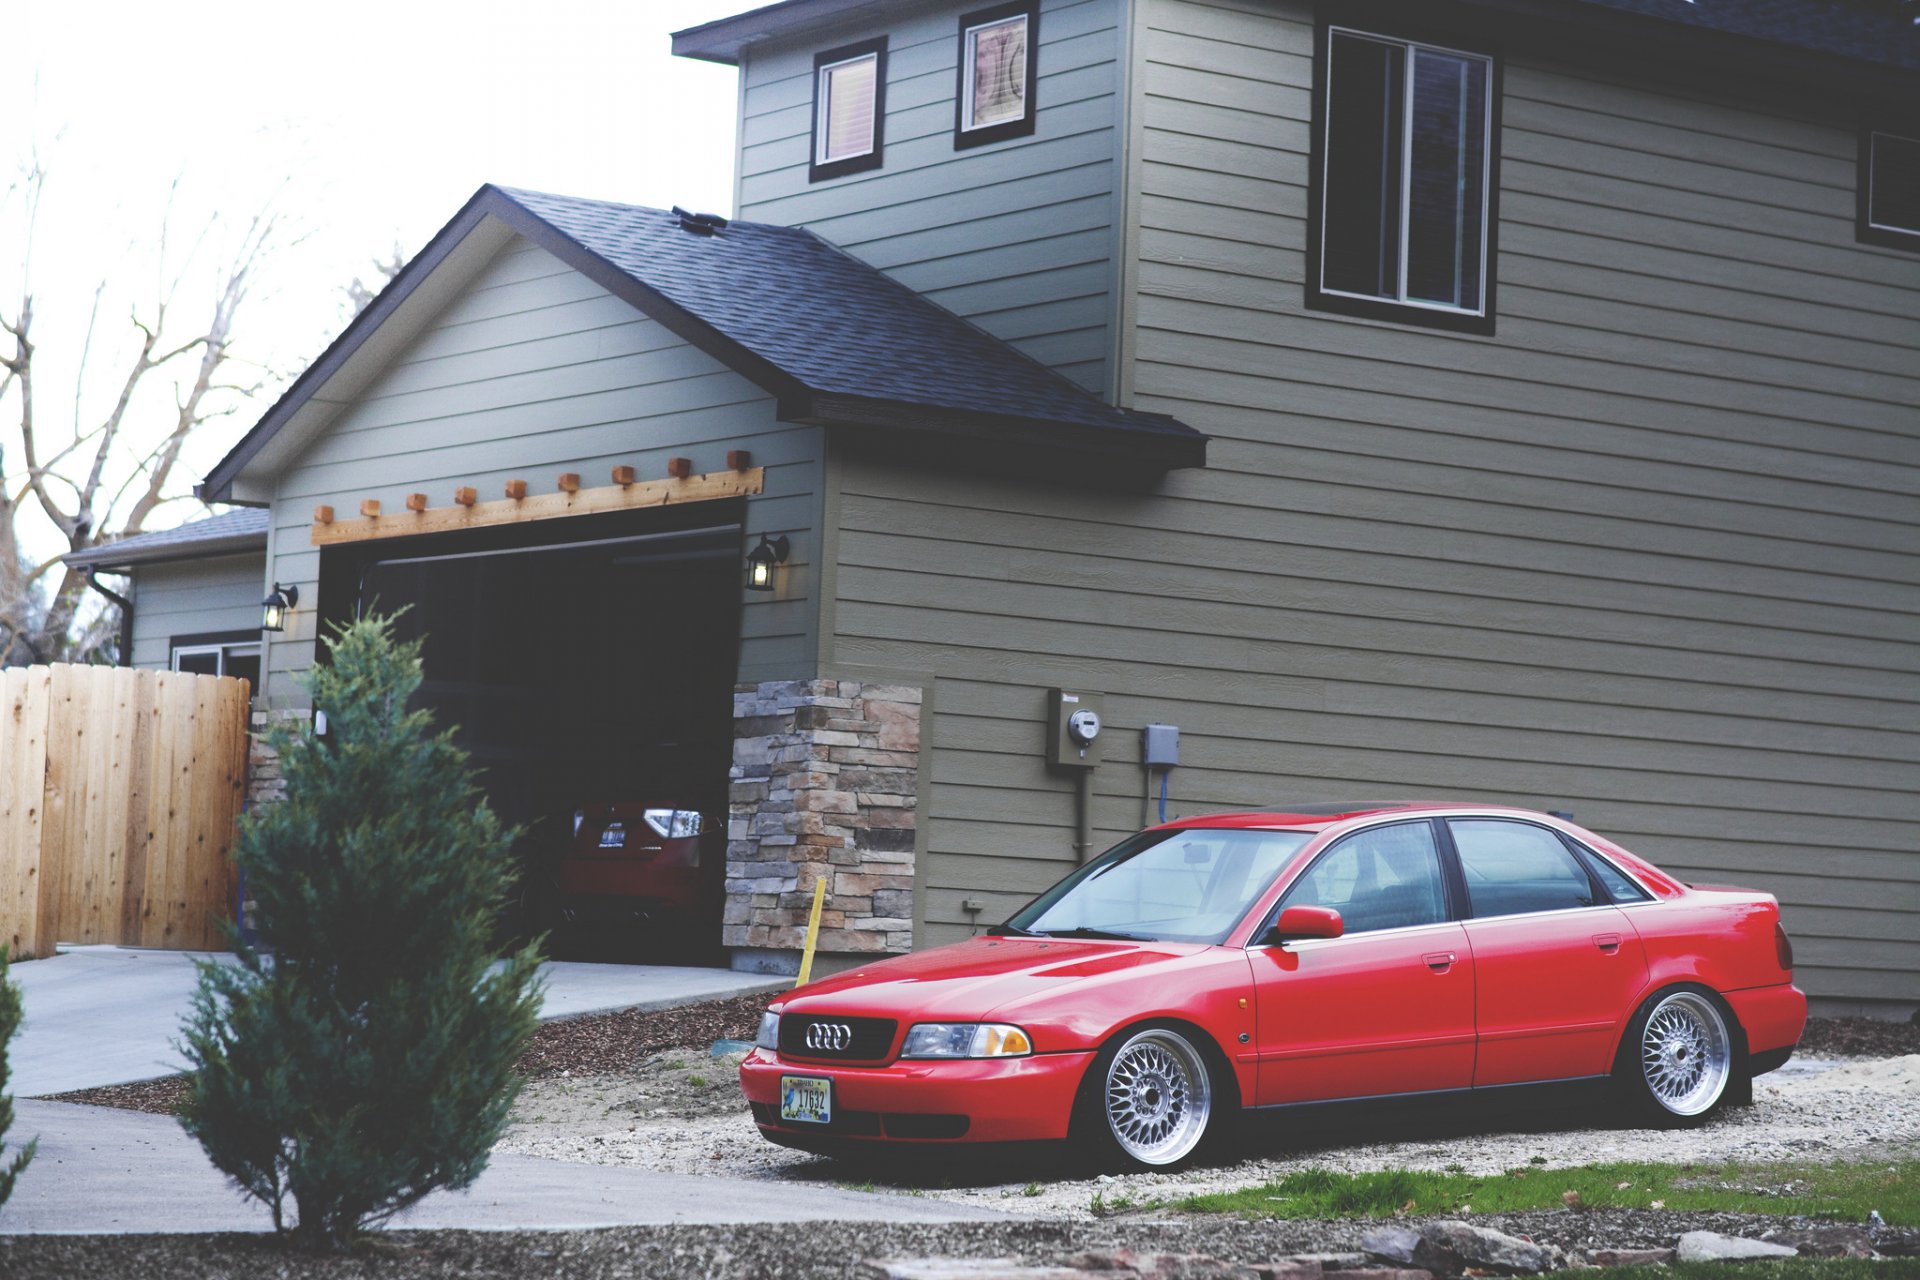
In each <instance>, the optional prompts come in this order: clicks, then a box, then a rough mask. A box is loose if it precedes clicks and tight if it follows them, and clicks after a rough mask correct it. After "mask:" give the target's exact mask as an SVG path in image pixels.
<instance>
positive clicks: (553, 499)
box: [313, 467, 766, 547]
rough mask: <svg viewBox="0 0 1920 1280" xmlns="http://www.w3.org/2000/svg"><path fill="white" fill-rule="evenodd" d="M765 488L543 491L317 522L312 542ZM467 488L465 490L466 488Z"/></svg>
mask: <svg viewBox="0 0 1920 1280" xmlns="http://www.w3.org/2000/svg"><path fill="white" fill-rule="evenodd" d="M765 486H766V470H765V468H763V467H753V468H750V469H749V470H746V471H716V472H710V473H709V474H707V475H698V476H688V477H687V478H686V479H684V480H671V479H669V480H644V481H638V482H636V483H634V484H632V485H626V486H621V485H609V486H607V487H605V488H599V489H580V490H577V491H575V492H573V493H566V492H561V493H539V494H534V495H532V496H530V497H525V498H518V499H515V498H507V499H504V500H501V501H497V502H475V503H473V504H472V505H471V506H467V505H456V506H451V507H434V508H430V509H428V510H426V511H422V512H420V513H419V514H418V515H417V516H416V517H415V518H413V519H411V520H391V519H389V520H381V519H377V518H375V519H366V520H336V521H334V522H333V523H332V524H323V523H320V522H318V521H315V522H314V525H313V545H314V546H316V547H327V546H333V545H335V544H337V543H342V542H365V541H367V540H369V539H372V538H404V537H411V536H413V535H415V534H422V533H448V532H451V531H453V530H456V529H481V528H486V527H488V526H490V525H502V524H524V523H526V522H528V521H532V520H552V519H556V518H559V517H563V516H587V515H598V514H600V513H601V512H605V511H627V510H632V509H634V508H638V507H664V506H668V505H672V504H676V503H682V502H711V501H714V500H716V499H721V498H750V497H752V496H754V495H755V494H758V493H760V492H761V491H762V490H763V489H764V488H765ZM463 492H464V491H463Z"/></svg>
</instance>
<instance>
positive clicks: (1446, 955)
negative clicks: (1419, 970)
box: [1420, 951, 1454, 973]
mask: <svg viewBox="0 0 1920 1280" xmlns="http://www.w3.org/2000/svg"><path fill="white" fill-rule="evenodd" d="M1420 958H1421V959H1422V960H1424V961H1426V962H1427V968H1429V969H1431V970H1433V971H1434V972H1435V973H1445V972H1446V971H1447V970H1449V969H1451V968H1453V961H1454V954H1453V952H1451V951H1429V952H1428V953H1427V954H1426V955H1424V956H1421V957H1420Z"/></svg>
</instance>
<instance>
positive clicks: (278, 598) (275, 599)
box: [260, 582, 300, 631]
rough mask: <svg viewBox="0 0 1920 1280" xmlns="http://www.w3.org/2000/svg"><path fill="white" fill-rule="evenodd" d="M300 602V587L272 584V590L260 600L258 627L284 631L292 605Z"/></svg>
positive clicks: (265, 629)
mask: <svg viewBox="0 0 1920 1280" xmlns="http://www.w3.org/2000/svg"><path fill="white" fill-rule="evenodd" d="M299 603H300V588H298V587H283V586H281V585H280V584H279V583H277V582H276V583H274V584H273V592H272V594H270V595H269V596H268V597H267V598H266V599H265V600H262V601H261V602H260V629H261V630H262V631H285V630H286V629H287V615H288V614H289V613H292V612H293V606H295V605H297V604H299Z"/></svg>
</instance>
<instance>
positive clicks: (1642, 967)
mask: <svg viewBox="0 0 1920 1280" xmlns="http://www.w3.org/2000/svg"><path fill="white" fill-rule="evenodd" d="M1466 931H1467V938H1468V940H1469V942H1470V943H1471V945H1472V947H1473V964H1474V975H1475V979H1474V986H1475V992H1476V996H1477V1003H1478V1006H1479V1013H1478V1018H1477V1021H1478V1024H1479V1031H1480V1053H1479V1061H1478V1065H1477V1066H1476V1067H1475V1069H1474V1073H1473V1083H1474V1084H1475V1085H1492V1084H1515V1083H1518V1082H1520V1081H1525V1080H1566V1079H1571V1078H1573V1077H1576V1076H1597V1075H1602V1074H1604V1073H1605V1072H1607V1071H1609V1070H1611V1069H1612V1067H1613V1050H1614V1046H1615V1044H1616V1043H1617V1041H1618V1038H1619V1034H1620V1029H1621V1027H1622V1026H1623V1024H1624V1023H1625V1022H1626V1019H1627V1016H1628V1015H1629V1014H1630V1013H1631V1012H1632V1011H1633V1010H1632V1004H1633V999H1634V997H1635V996H1636V995H1638V994H1639V991H1640V988H1641V986H1642V985H1643V984H1644V983H1645V982H1646V977H1647V957H1646V952H1645V950H1644V949H1643V948H1642V947H1641V945H1640V935H1639V934H1637V933H1635V932H1634V931H1633V925H1632V924H1631V923H1630V922H1629V921H1628V920H1627V918H1626V916H1624V915H1623V914H1621V912H1620V910H1619V909H1618V908H1616V907H1589V908H1586V909H1584V910H1574V911H1550V912H1543V913H1541V914H1539V915H1525V916H1509V917H1506V918H1504V919H1502V918H1496V919H1492V920H1469V921H1468V922H1467V925H1466Z"/></svg>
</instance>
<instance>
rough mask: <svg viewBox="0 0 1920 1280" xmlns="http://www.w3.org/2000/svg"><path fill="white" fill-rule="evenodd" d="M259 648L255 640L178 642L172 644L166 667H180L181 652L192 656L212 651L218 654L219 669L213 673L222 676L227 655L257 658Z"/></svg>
mask: <svg viewBox="0 0 1920 1280" xmlns="http://www.w3.org/2000/svg"><path fill="white" fill-rule="evenodd" d="M260 650H261V646H260V642H259V641H257V640H253V641H242V642H236V643H232V644H178V645H174V646H173V649H172V653H173V656H172V657H171V658H169V659H168V661H167V669H168V670H169V671H178V670H179V669H180V658H181V656H182V655H183V654H184V655H187V656H192V655H195V654H201V653H213V654H218V655H219V656H220V669H219V670H218V671H216V672H215V673H214V674H215V675H221V676H224V675H225V674H227V657H228V655H230V654H231V655H238V656H240V657H253V658H258V657H260V656H262V655H261V651H260Z"/></svg>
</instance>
